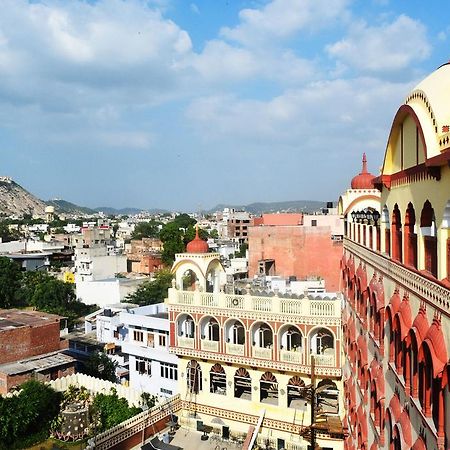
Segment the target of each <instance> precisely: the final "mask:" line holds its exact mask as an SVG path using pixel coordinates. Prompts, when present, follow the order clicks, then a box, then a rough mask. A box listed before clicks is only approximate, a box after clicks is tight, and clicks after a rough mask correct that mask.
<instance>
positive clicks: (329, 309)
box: [169, 288, 341, 319]
mask: <svg viewBox="0 0 450 450" xmlns="http://www.w3.org/2000/svg"><path fill="white" fill-rule="evenodd" d="M169 305H171V306H176V305H179V306H187V305H188V306H199V307H209V308H220V309H227V310H231V311H232V310H234V311H236V313H239V312H240V311H252V312H261V313H265V314H270V313H273V314H283V315H295V316H297V317H298V316H302V317H328V318H337V319H340V317H341V306H340V298H339V297H338V298H332V299H329V298H327V297H326V298H324V299H315V298H314V299H313V298H310V297H303V298H298V299H292V298H283V297H277V296H274V297H259V296H253V295H249V294H247V295H231V294H225V293H223V292H221V293H217V294H211V293H209V292H199V291H180V290H177V289H174V288H170V289H169Z"/></svg>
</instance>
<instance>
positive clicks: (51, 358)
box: [0, 352, 75, 375]
mask: <svg viewBox="0 0 450 450" xmlns="http://www.w3.org/2000/svg"><path fill="white" fill-rule="evenodd" d="M74 362H75V359H74V358H72V357H71V356H68V355H65V354H64V353H60V352H54V353H47V354H45V355H39V356H34V357H33V358H28V359H23V360H22V361H16V362H12V363H7V364H1V365H0V373H6V374H7V375H18V374H21V373H26V372H41V371H43V370H47V369H51V368H52V367H59V366H62V365H64V364H70V363H74Z"/></svg>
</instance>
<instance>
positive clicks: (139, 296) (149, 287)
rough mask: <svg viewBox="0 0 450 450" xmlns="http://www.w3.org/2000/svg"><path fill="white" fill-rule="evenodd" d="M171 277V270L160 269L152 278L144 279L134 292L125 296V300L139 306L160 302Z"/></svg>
mask: <svg viewBox="0 0 450 450" xmlns="http://www.w3.org/2000/svg"><path fill="white" fill-rule="evenodd" d="M172 279H173V274H172V272H171V271H170V270H167V269H162V270H160V271H158V272H156V275H155V278H154V279H153V280H148V281H144V282H143V283H142V284H141V285H140V286H139V287H138V288H137V289H136V291H135V292H133V293H132V294H129V295H128V296H127V297H126V299H125V301H127V302H129V303H135V304H137V305H139V306H145V305H153V304H155V303H161V302H163V301H164V300H165V299H166V297H167V291H168V289H169V288H170V286H171V285H172Z"/></svg>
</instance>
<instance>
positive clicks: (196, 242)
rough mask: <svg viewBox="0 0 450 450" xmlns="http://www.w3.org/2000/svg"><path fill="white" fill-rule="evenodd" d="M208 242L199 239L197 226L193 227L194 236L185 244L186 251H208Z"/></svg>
mask: <svg viewBox="0 0 450 450" xmlns="http://www.w3.org/2000/svg"><path fill="white" fill-rule="evenodd" d="M208 250H209V247H208V243H207V242H206V241H204V240H203V239H200V237H199V235H198V227H196V228H195V238H194V239H193V240H192V241H191V242H189V243H188V245H186V252H187V253H208Z"/></svg>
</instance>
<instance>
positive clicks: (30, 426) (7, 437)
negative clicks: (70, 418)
mask: <svg viewBox="0 0 450 450" xmlns="http://www.w3.org/2000/svg"><path fill="white" fill-rule="evenodd" d="M60 402H61V394H60V393H58V392H56V391H54V390H53V389H52V388H51V387H49V386H47V385H46V384H43V383H40V382H38V381H35V380H30V381H26V382H25V383H23V384H22V385H21V386H20V393H19V394H18V395H13V396H12V397H8V398H6V397H1V396H0V449H2V450H3V449H5V450H6V449H8V450H9V449H13V448H23V447H25V446H26V447H27V446H28V445H24V444H25V442H30V441H31V442H32V441H33V436H34V435H37V436H38V440H39V438H45V437H47V436H48V434H49V429H50V423H51V421H52V420H53V419H55V417H56V416H57V415H58V414H59V405H60Z"/></svg>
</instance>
